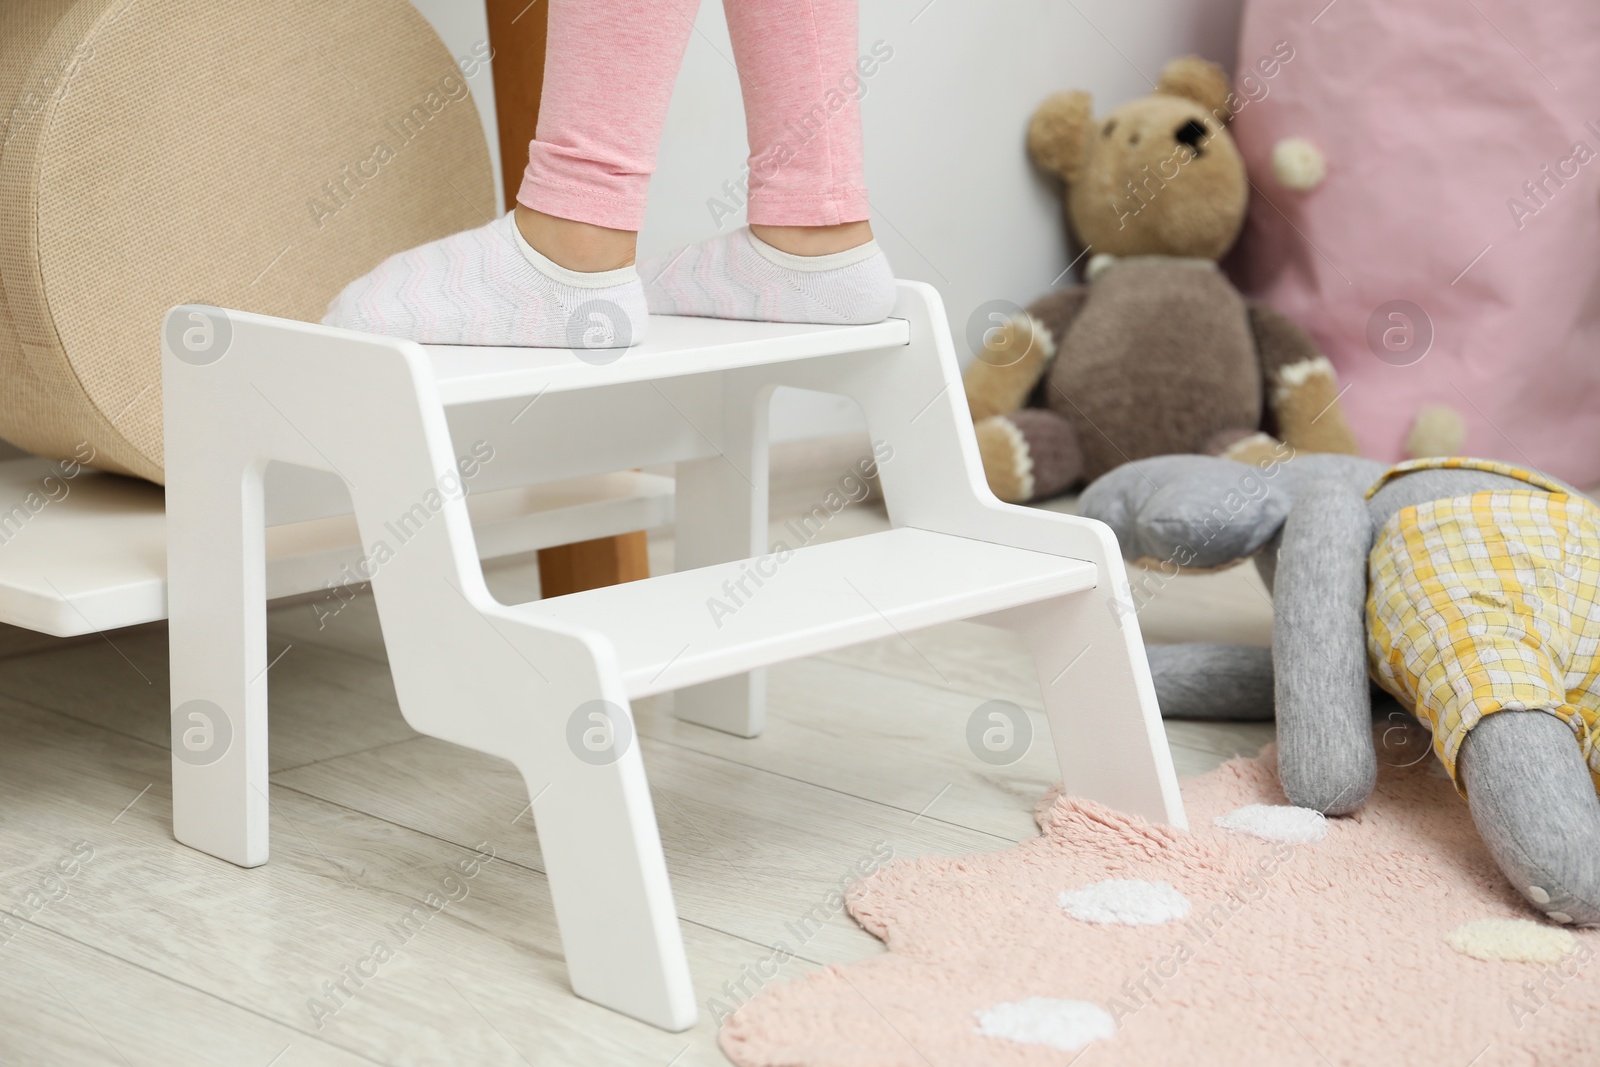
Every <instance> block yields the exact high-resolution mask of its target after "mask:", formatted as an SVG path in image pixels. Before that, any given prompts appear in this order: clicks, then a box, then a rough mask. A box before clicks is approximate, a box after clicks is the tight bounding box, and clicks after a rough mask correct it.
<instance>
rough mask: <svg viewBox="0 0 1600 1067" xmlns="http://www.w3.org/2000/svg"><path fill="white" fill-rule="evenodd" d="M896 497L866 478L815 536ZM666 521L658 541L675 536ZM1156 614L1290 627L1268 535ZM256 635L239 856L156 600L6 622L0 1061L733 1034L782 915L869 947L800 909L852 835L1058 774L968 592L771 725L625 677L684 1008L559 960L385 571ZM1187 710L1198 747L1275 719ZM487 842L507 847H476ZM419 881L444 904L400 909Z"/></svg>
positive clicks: (1013, 801)
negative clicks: (253, 814) (79, 615)
mask: <svg viewBox="0 0 1600 1067" xmlns="http://www.w3.org/2000/svg"><path fill="white" fill-rule="evenodd" d="M826 452H827V450H818V451H817V453H816V454H815V455H809V458H808V460H807V461H806V462H803V463H793V464H791V465H790V469H786V470H783V471H777V472H775V485H776V486H777V488H776V489H775V494H774V508H773V510H774V515H775V516H776V522H775V525H776V524H779V523H781V522H782V520H783V518H784V517H785V516H786V515H791V514H795V515H797V514H799V513H801V512H802V511H805V510H807V509H808V508H809V506H810V505H811V504H812V503H814V502H816V501H819V500H821V499H822V497H823V495H824V494H826V492H827V491H828V490H829V489H830V488H831V487H832V486H833V485H834V484H836V483H837V481H838V479H839V478H840V477H842V476H843V475H844V474H845V472H846V470H847V467H848V464H849V462H850V461H851V460H852V459H853V458H854V454H853V450H852V451H851V452H850V454H848V455H847V454H844V453H839V454H837V455H834V456H832V457H831V458H830V457H829V456H828V455H826V454H825V453H826ZM883 525H884V520H883V517H882V515H881V512H879V511H878V510H876V509H875V508H874V507H873V506H872V505H871V504H866V505H861V506H856V507H852V508H849V509H847V510H846V511H844V512H843V513H841V514H840V515H839V516H837V517H836V518H834V519H833V520H832V522H831V523H830V524H829V525H828V526H827V528H826V531H825V534H824V536H826V537H828V538H835V537H845V536H852V535H854V534H857V533H861V532H865V531H868V530H872V529H878V528H882V526H883ZM651 554H652V565H653V567H654V569H655V570H656V571H658V572H659V571H660V570H663V569H667V568H670V566H671V556H672V544H671V540H670V536H667V537H662V538H652V543H651ZM536 574H537V570H536V568H535V567H534V566H533V565H532V564H531V563H530V562H523V563H518V564H512V565H508V566H505V567H502V568H500V569H498V570H497V571H495V572H494V573H493V575H492V576H491V587H492V588H494V590H495V591H496V593H497V595H499V596H500V597H501V598H502V599H504V600H526V599H529V598H531V597H532V596H533V595H535V594H536V590H537V584H536V583H537V577H536ZM1142 619H1143V625H1144V628H1145V634H1146V636H1147V638H1148V639H1150V640H1152V641H1172V640H1185V639H1190V640H1192V639H1199V638H1204V639H1208V640H1240V641H1246V642H1251V643H1259V644H1264V643H1266V642H1267V640H1268V637H1269V634H1270V628H1271V621H1270V612H1269V608H1268V606H1267V604H1266V601H1265V599H1264V593H1262V591H1261V588H1260V586H1259V584H1258V583H1257V582H1256V580H1255V577H1254V572H1253V570H1252V569H1249V568H1239V569H1235V570H1233V571H1229V572H1225V573H1223V574H1221V575H1216V576H1209V577H1202V578H1184V579H1180V580H1177V581H1174V582H1172V583H1170V584H1169V585H1167V586H1166V587H1165V588H1164V589H1162V590H1161V592H1160V593H1159V594H1158V595H1157V596H1156V597H1155V598H1154V599H1153V600H1152V602H1151V603H1150V604H1149V605H1148V606H1147V607H1146V608H1145V610H1144V612H1143V615H1142ZM269 655H270V656H275V657H279V658H278V659H276V661H275V663H274V666H273V667H272V668H271V673H270V675H269V680H270V686H271V694H272V696H271V699H272V722H271V746H272V747H271V753H272V756H271V763H272V769H273V776H272V859H271V861H270V862H269V863H268V864H267V865H266V866H263V867H259V868H256V869H254V870H242V869H240V868H237V867H234V866H232V865H230V864H228V863H225V862H223V861H221V860H216V859H213V858H212V857H210V856H206V855H203V854H201V853H199V852H195V851H193V850H191V849H188V848H185V847H183V846H181V845H179V844H177V843H176V842H175V841H174V840H173V839H172V827H171V795H170V791H169V786H168V762H169V757H168V748H169V740H168V738H169V725H168V713H167V707H168V704H167V642H166V632H165V628H164V627H163V626H151V627H145V628H141V629H136V630H123V631H117V632H114V633H110V634H108V635H105V636H103V637H101V636H96V637H90V638H84V639H76V640H70V641H59V640H55V639H52V638H46V637H41V636H38V635H33V634H29V633H26V632H24V631H18V630H5V631H3V632H0V902H3V903H0V907H4V908H9V909H12V917H11V918H10V919H9V920H8V921H7V922H6V925H3V926H0V1064H6V1065H11V1064H27V1065H32V1064H80V1063H95V1064H98V1063H106V1064H124V1065H136V1067H143V1065H145V1064H151V1065H162V1067H166V1065H180V1064H229V1065H242V1067H268V1065H271V1067H303V1065H307V1064H340V1065H346V1064H359V1063H382V1064H456V1063H463V1064H465V1063H470V1064H540V1065H542V1064H562V1065H569V1064H572V1065H591V1064H596V1065H605V1064H646V1065H659V1067H668V1065H669V1064H670V1065H672V1067H686V1065H689V1064H720V1063H725V1062H726V1061H725V1060H724V1059H723V1057H722V1055H721V1053H720V1052H719V1051H718V1050H717V1048H716V1042H715V1025H714V1020H713V1017H712V1012H711V1011H710V1010H707V1008H706V1005H707V1003H708V1001H710V1000H711V998H718V999H719V1000H721V1001H725V1002H728V1003H730V1004H732V1003H736V1001H735V1000H734V999H733V997H731V996H730V995H729V994H728V993H726V992H724V991H723V986H724V983H728V984H729V985H730V986H731V985H732V984H733V983H738V982H741V981H743V982H744V984H745V988H746V989H749V988H752V985H751V982H750V981H749V979H747V978H746V977H745V976H746V974H747V973H751V972H752V971H753V969H754V968H755V966H756V965H757V964H758V963H760V962H761V961H764V960H765V959H766V958H767V957H768V956H769V955H770V954H771V952H772V949H771V948H770V946H771V945H773V944H774V943H775V942H777V941H779V940H783V941H786V942H787V943H788V944H789V945H790V946H791V947H793V948H795V949H796V950H797V951H798V953H799V957H798V958H797V959H795V960H794V961H792V962H790V963H789V964H788V965H787V966H785V967H784V968H783V970H782V972H781V975H780V980H781V978H787V977H793V976H795V975H798V974H801V973H804V971H806V970H809V969H812V968H815V967H817V966H818V965H821V964H826V963H833V962H843V961H849V960H854V959H859V958H861V957H864V956H868V955H872V954H874V953H877V952H881V951H882V947H881V946H880V945H879V943H878V942H877V941H876V940H874V939H873V938H872V937H871V936H869V935H868V934H866V933H865V932H863V931H862V930H860V929H859V928H858V927H857V926H856V925H855V924H854V923H853V921H852V920H851V919H850V918H849V917H848V916H847V915H845V914H842V913H837V914H833V915H832V917H831V919H830V920H829V921H828V922H826V923H825V924H823V925H822V926H821V927H820V928H818V929H816V930H814V931H811V930H808V928H807V927H806V926H804V925H803V924H802V923H801V921H800V920H801V917H802V916H804V915H806V914H807V913H812V914H816V909H818V906H819V905H821V906H822V910H823V911H826V910H827V908H826V905H825V903H824V902H825V901H826V899H827V896H828V894H829V892H830V891H831V890H832V889H834V888H836V887H837V886H838V884H839V882H840V880H841V878H844V877H847V872H848V871H849V869H850V868H851V867H852V866H853V865H854V864H855V863H856V862H857V861H858V860H861V859H868V860H870V859H871V858H872V855H873V852H874V849H881V847H882V846H883V845H884V844H887V845H888V846H889V847H891V848H892V849H893V852H894V855H895V856H901V857H904V856H914V855H918V854H921V853H926V852H939V853H962V852H974V851H984V850H989V849H996V848H1003V847H1005V846H1007V845H1008V844H1010V843H1011V842H1014V841H1017V840H1020V839H1022V838H1025V837H1028V836H1030V835H1032V834H1033V833H1034V832H1035V831H1034V827H1033V823H1032V819H1031V816H1030V811H1031V809H1032V807H1033V804H1034V802H1035V801H1036V800H1037V799H1038V798H1039V797H1040V796H1041V795H1042V794H1043V793H1044V792H1045V790H1046V788H1047V787H1048V786H1049V785H1050V783H1051V780H1052V775H1053V773H1054V759H1053V755H1052V753H1051V749H1050V746H1049V743H1048V729H1047V726H1046V724H1045V721H1044V718H1043V716H1042V714H1040V702H1039V694H1038V689H1037V687H1036V685H1035V683H1034V681H1033V678H1032V674H1031V669H1030V666H1029V662H1028V660H1027V658H1026V656H1025V655H1024V653H1023V651H1022V649H1021V647H1020V646H1019V645H1017V644H1016V643H1015V641H1014V639H1013V638H1012V637H1011V636H1010V635H1006V634H1001V633H999V632H997V631H991V630H987V629H985V628H982V627H978V626H974V625H970V624H955V625H949V626H943V627H939V628H937V629H933V630H924V631H919V632H916V633H912V634H910V635H909V638H908V639H906V640H902V639H899V638H896V639H894V640H890V641H882V642H879V643H876V644H872V645H866V646H862V647H858V648H855V649H851V650H848V651H845V652H840V653H835V654H831V655H826V656H819V657H816V658H814V659H808V660H802V661H800V662H797V663H792V664H789V665H787V666H784V667H780V668H777V669H775V670H774V671H773V672H772V679H771V701H770V720H769V721H770V726H769V728H768V730H767V732H766V734H765V735H764V736H763V737H761V738H759V739H756V740H741V739H738V738H734V737H730V736H726V735H723V734H719V733H716V732H714V731H711V730H706V729H703V728H700V727H695V726H689V725H686V724H683V723H680V722H677V721H676V720H675V719H674V718H673V716H672V698H671V697H670V696H666V697H658V698H653V699H651V700H648V701H644V702H641V703H640V704H639V705H636V706H635V714H636V716H637V719H638V725H639V733H640V737H641V740H642V744H643V747H644V757H645V766H646V768H647V769H648V773H649V775H650V781H651V785H652V789H653V793H654V797H655V808H656V814H657V816H658V818H659V820H660V823H661V835H662V838H663V840H664V843H665V847H666V852H667V863H668V866H669V867H670V869H671V874H672V882H673V889H674V892H675V894H676V898H677V904H678V910H679V913H680V915H681V917H682V923H683V932H684V937H685V939H686V941H687V944H688V951H689V959H690V964H691V966H692V968H693V971H694V979H695V985H696V991H697V995H698V997H699V1001H700V1004H701V1005H702V1010H701V1021H700V1023H699V1025H698V1026H697V1027H696V1028H695V1029H693V1030H691V1031H689V1032H687V1033H684V1034H667V1033H663V1032H661V1031H659V1030H655V1029H652V1028H651V1027H649V1026H646V1025H643V1024H641V1023H637V1022H634V1021H633V1020H631V1019H627V1018H624V1017H622V1016H619V1015H616V1014H613V1013H612V1012H609V1011H607V1010H605V1009H603V1008H599V1007H596V1006H595V1005H593V1004H589V1003H587V1002H585V1001H581V1000H578V999H576V998H575V997H573V996H572V995H571V993H570V992H569V991H568V988H567V984H566V976H565V972H564V969H563V965H562V960H561V950H560V946H559V943H558V941H557V937H556V931H555V924H554V919H553V916H552V913H551V909H550V900H549V894H548V891H547V887H546V882H545V876H544V874H543V873H542V868H541V862H540V858H539V849H538V842H537V839H536V837H535V834H534V831H533V827H532V825H531V820H530V819H529V818H528V817H527V816H526V810H527V804H528V797H527V795H526V792H525V791H524V789H523V786H522V783H521V780H520V779H519V778H518V777H517V776H516V775H515V773H514V772H513V771H512V769H511V767H510V765H509V764H505V763H501V762H499V761H497V760H494V759H491V758H488V757H485V756H481V755H478V754H476V753H473V752H469V751H467V750H464V749H459V748H455V747H453V746H450V745H447V744H444V743H442V742H438V741H434V740H431V739H428V738H423V737H420V736H418V735H417V734H415V733H413V732H412V731H411V730H410V729H409V728H408V727H407V726H406V725H405V723H404V722H403V721H402V720H401V718H400V715H399V712H398V710H397V709H396V706H395V702H394V690H393V687H392V686H391V684H390V680H389V673H388V669H387V667H386V665H385V660H384V652H383V643H382V639H381V636H380V633H379V628H378V623H377V618H376V614H375V612H374V610H373V605H372V600H371V597H370V595H369V594H366V593H362V594H360V595H358V596H356V597H355V599H354V600H353V601H351V602H350V603H349V604H348V605H346V606H344V607H343V609H342V610H341V611H340V612H339V613H338V614H337V615H336V616H332V617H323V618H321V619H320V620H319V618H318V612H317V611H315V610H314V609H313V607H312V606H311V605H310V604H308V603H305V602H300V603H295V604H289V605H284V606H278V607H276V608H274V610H273V611H272V613H271V616H270V620H269ZM993 699H1004V700H1010V701H1013V702H1015V703H1017V704H1019V705H1021V706H1022V707H1023V708H1025V709H1027V710H1028V711H1029V712H1030V714H1031V715H1032V716H1033V719H1034V728H1035V737H1036V739H1035V742H1034V745H1033V747H1032V750H1031V751H1030V752H1029V753H1028V755H1027V756H1025V757H1024V758H1023V759H1022V760H1021V761H1020V762H1018V763H1017V764H1014V765H1012V766H1009V767H993V766H990V765H989V764H986V763H984V762H981V761H979V760H978V759H976V758H975V757H974V756H973V755H972V754H971V753H970V752H969V751H968V750H967V747H966V742H965V725H966V721H967V717H968V716H969V715H970V714H971V712H972V710H973V709H974V708H975V707H977V706H978V705H979V704H981V703H983V702H984V701H987V700H993ZM1168 736H1169V738H1170V740H1171V742H1172V746H1173V753H1174V757H1175V759H1176V761H1177V764H1178V771H1179V773H1180V774H1181V775H1191V774H1195V773H1198V772H1201V771H1204V770H1206V769H1208V768H1210V767H1212V766H1214V765H1215V764H1217V763H1218V762H1220V761H1221V760H1223V759H1225V758H1227V757H1229V756H1232V755H1234V754H1237V753H1242V752H1253V751H1255V750H1256V749H1257V748H1258V747H1259V746H1260V745H1261V744H1262V743H1263V742H1264V741H1266V740H1267V739H1268V738H1269V736H1270V729H1269V728H1268V727H1266V726H1262V725H1251V726H1243V725H1241V726H1202V725H1197V724H1184V723H1174V724H1169V728H1168ZM475 848H476V849H479V850H481V851H482V852H483V853H486V854H487V853H490V852H491V850H492V855H493V859H492V860H490V861H488V862H482V863H479V864H478V865H477V866H476V868H475V869H476V874H475V875H474V876H473V877H471V878H465V877H462V876H461V875H460V874H459V873H458V870H457V867H456V864H457V862H458V861H461V860H471V859H472V858H473V856H474V849H475ZM469 869H473V868H471V867H470V866H469ZM63 872H67V873H63ZM430 893H432V894H437V897H436V899H443V900H446V901H448V903H447V904H446V906H445V907H444V908H443V909H442V910H440V911H438V912H436V913H434V912H431V911H428V910H427V909H424V910H425V911H426V912H427V914H430V915H431V916H432V917H431V918H430V919H429V920H428V921H427V922H426V923H423V924H421V925H420V929H414V930H409V931H408V930H407V929H406V928H404V927H401V926H400V922H401V919H402V917H404V916H406V915H407V914H408V913H410V912H411V909H412V908H413V907H415V906H417V905H419V904H421V903H422V902H423V901H424V900H425V898H427V897H428V895H429V894H430ZM397 931H399V933H398V934H397ZM379 941H382V942H384V943H385V944H386V945H387V946H388V948H389V949H390V950H392V955H391V956H389V958H387V959H384V960H382V961H381V962H378V961H376V960H374V958H373V947H374V944H375V942H379ZM385 955H388V954H385ZM374 967H376V973H375V974H374ZM359 973H364V974H366V975H369V976H370V977H366V978H361V977H359ZM351 975H357V977H355V978H351V977H349V976H351ZM338 984H342V986H343V988H344V990H346V991H348V992H343V991H335V987H336V985H338ZM318 1004H320V1005H322V1007H321V1009H318V1008H316V1007H314V1005H318Z"/></svg>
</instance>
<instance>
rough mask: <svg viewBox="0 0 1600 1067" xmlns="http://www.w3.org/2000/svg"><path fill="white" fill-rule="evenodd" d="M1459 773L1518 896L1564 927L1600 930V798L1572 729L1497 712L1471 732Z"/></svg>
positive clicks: (1531, 714) (1541, 716) (1544, 718)
mask: <svg viewBox="0 0 1600 1067" xmlns="http://www.w3.org/2000/svg"><path fill="white" fill-rule="evenodd" d="M1456 771H1457V773H1459V774H1460V775H1461V781H1462V784H1463V785H1464V786H1465V787H1466V790H1467V802H1468V806H1469V807H1470V808H1471V809H1472V820H1473V822H1475V823H1477V824H1478V833H1479V834H1481V835H1483V842H1484V844H1486V845H1488V846H1489V854H1490V855H1492V856H1493V857H1494V860H1495V862H1496V863H1497V864H1499V865H1500V869H1501V870H1502V871H1504V872H1505V875H1506V877H1507V878H1509V879H1510V880H1511V884H1512V885H1514V886H1515V887H1516V888H1517V892H1519V893H1521V894H1522V895H1523V896H1525V897H1527V898H1528V900H1529V901H1531V902H1532V903H1533V904H1534V905H1535V906H1536V907H1537V908H1538V909H1539V910H1540V911H1542V912H1544V913H1545V914H1546V915H1548V916H1550V917H1551V918H1552V919H1554V920H1555V921H1557V922H1575V923H1581V924H1584V925H1597V924H1600V798H1597V797H1596V796H1595V790H1594V781H1593V779H1591V778H1590V777H1589V771H1588V768H1587V767H1585V766H1584V763H1583V756H1582V754H1581V753H1580V752H1579V750H1578V742H1577V739H1576V738H1575V737H1574V736H1573V734H1572V730H1571V729H1570V728H1569V727H1568V726H1567V724H1566V723H1564V722H1562V721H1561V720H1560V719H1557V718H1556V717H1555V716H1554V715H1549V714H1547V713H1545V712H1542V711H1502V712H1497V713H1495V714H1493V715H1490V716H1488V717H1487V718H1485V719H1484V720H1483V721H1482V722H1480V723H1478V725H1477V726H1475V727H1473V728H1472V730H1471V732H1470V733H1468V734H1467V738H1466V740H1465V741H1463V742H1462V744H1461V752H1460V754H1459V755H1458V757H1457V760H1456Z"/></svg>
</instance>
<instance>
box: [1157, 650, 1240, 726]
mask: <svg viewBox="0 0 1600 1067" xmlns="http://www.w3.org/2000/svg"><path fill="white" fill-rule="evenodd" d="M1145 655H1146V656H1147V657H1148V658H1149V660H1150V677H1151V680H1152V681H1154V682H1155V686H1156V703H1157V704H1158V705H1159V706H1160V708H1161V717H1162V718H1163V719H1217V720H1227V719H1232V720H1235V721H1240V722H1271V721H1272V649H1270V648H1253V647H1251V646H1250V645H1201V644H1196V645H1147V646H1145Z"/></svg>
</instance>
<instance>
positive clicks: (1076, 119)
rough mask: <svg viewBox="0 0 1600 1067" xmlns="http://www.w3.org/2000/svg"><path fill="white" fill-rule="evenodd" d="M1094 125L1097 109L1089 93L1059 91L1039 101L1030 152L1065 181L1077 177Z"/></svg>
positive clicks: (1030, 125)
mask: <svg viewBox="0 0 1600 1067" xmlns="http://www.w3.org/2000/svg"><path fill="white" fill-rule="evenodd" d="M1092 125H1094V112H1093V110H1092V105H1091V104H1090V100H1089V94H1088V93H1081V92H1072V93H1056V94H1055V95H1054V96H1052V97H1050V98H1049V99H1048V100H1046V101H1045V102H1044V103H1042V104H1040V105H1039V109H1038V110H1037V111H1035V112H1034V113H1033V119H1032V121H1030V122H1029V123H1028V154H1029V155H1031V156H1032V157H1033V161H1034V162H1035V163H1037V164H1039V166H1041V167H1043V168H1044V169H1045V170H1048V171H1050V172H1051V173H1052V174H1057V175H1060V177H1061V179H1062V180H1063V181H1067V182H1073V181H1077V179H1078V176H1079V175H1080V174H1081V173H1082V172H1083V156H1084V145H1085V141H1086V139H1087V137H1088V134H1089V128H1090V127H1091V126H1092Z"/></svg>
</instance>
